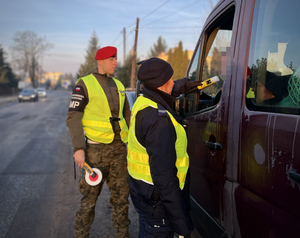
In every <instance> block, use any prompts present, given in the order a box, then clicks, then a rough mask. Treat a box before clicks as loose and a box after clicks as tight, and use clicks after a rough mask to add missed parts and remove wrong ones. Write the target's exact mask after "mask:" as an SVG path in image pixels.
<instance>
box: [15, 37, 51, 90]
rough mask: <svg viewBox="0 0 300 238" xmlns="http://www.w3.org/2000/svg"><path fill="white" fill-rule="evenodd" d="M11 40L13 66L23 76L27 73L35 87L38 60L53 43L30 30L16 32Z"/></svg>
mask: <svg viewBox="0 0 300 238" xmlns="http://www.w3.org/2000/svg"><path fill="white" fill-rule="evenodd" d="M13 40H14V44H13V45H12V47H11V49H12V58H13V63H14V67H15V68H16V70H18V71H20V72H21V74H22V75H23V77H25V75H26V74H28V75H29V77H30V79H31V83H32V86H33V87H34V88H36V87H37V79H36V77H37V73H38V71H39V63H38V62H39V60H40V59H42V57H43V56H44V53H45V52H46V51H47V50H49V49H51V48H52V47H53V45H52V44H50V43H48V42H47V40H46V38H45V37H38V36H37V35H36V34H35V33H34V32H32V31H24V32H17V33H16V34H15V35H14V38H13Z"/></svg>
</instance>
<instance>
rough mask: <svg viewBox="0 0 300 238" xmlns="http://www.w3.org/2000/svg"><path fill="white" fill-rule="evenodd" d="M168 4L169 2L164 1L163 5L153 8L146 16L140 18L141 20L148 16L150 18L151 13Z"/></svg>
mask: <svg viewBox="0 0 300 238" xmlns="http://www.w3.org/2000/svg"><path fill="white" fill-rule="evenodd" d="M168 2H170V0H167V1H165V2H164V3H163V4H161V5H160V6H159V7H158V8H155V9H154V10H153V11H152V12H150V13H148V14H147V15H146V16H144V17H142V18H141V20H144V19H145V18H147V17H148V16H150V15H151V14H152V13H154V12H156V11H157V10H158V9H160V8H161V7H162V6H163V5H165V4H166V3H168Z"/></svg>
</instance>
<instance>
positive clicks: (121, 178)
mask: <svg viewBox="0 0 300 238" xmlns="http://www.w3.org/2000/svg"><path fill="white" fill-rule="evenodd" d="M93 75H94V76H95V77H96V79H97V80H98V82H99V84H100V85H101V87H102V88H103V90H104V92H105V94H106V96H107V100H108V103H109V107H110V109H111V113H112V116H113V117H118V116H119V94H118V89H117V86H116V84H115V82H114V81H113V79H112V78H111V77H108V76H107V75H102V74H99V73H98V72H97V71H95V72H94V73H93ZM88 102H89V95H88V92H87V89H86V86H85V84H84V82H83V80H80V81H79V82H78V83H77V84H76V85H75V87H74V89H73V94H72V99H71V103H70V107H69V111H68V117H67V120H66V122H67V126H68V127H69V130H70V134H71V139H72V144H73V150H74V152H75V151H77V150H84V151H85V160H86V162H87V163H88V164H89V165H90V166H91V167H92V168H98V169H100V170H101V171H102V173H103V180H102V182H101V183H100V184H99V185H97V186H90V185H88V184H87V183H86V181H85V179H84V176H83V178H80V180H79V190H80V192H81V193H82V195H83V197H82V199H81V207H80V209H79V210H78V212H77V214H76V220H75V232H76V234H77V237H88V236H89V232H90V228H91V225H92V223H93V221H94V217H95V204H96V201H97V199H98V196H99V195H100V193H101V190H102V187H103V184H104V182H105V181H106V183H107V186H108V188H109V190H110V193H111V198H110V204H111V205H112V220H113V226H114V228H115V230H116V231H117V235H118V237H119V238H121V237H122V238H126V237H129V235H128V227H129V223H130V221H129V219H128V206H129V202H128V196H129V187H128V172H127V159H126V156H127V149H126V144H124V143H123V142H122V140H121V137H120V131H121V129H120V127H119V123H118V121H114V122H113V129H114V132H115V138H114V140H113V142H112V143H110V144H103V143H98V144H92V143H86V139H87V138H86V137H85V135H84V131H83V127H82V123H81V119H82V117H83V114H84V109H85V107H86V105H87V104H88ZM101 103H102V102H99V108H101ZM123 115H124V118H125V119H126V122H127V125H129V120H130V109H129V104H128V101H127V100H126V101H125V107H124V111H123ZM80 174H81V169H80ZM84 175H85V174H84Z"/></svg>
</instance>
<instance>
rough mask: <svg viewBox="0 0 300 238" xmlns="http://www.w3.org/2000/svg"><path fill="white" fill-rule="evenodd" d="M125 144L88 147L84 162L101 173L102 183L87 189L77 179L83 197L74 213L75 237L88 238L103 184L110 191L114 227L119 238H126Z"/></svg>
mask: <svg viewBox="0 0 300 238" xmlns="http://www.w3.org/2000/svg"><path fill="white" fill-rule="evenodd" d="M126 154H127V151H126V145H125V144H124V143H121V142H118V143H112V144H108V145H107V144H87V148H86V161H87V163H88V164H89V165H91V167H93V168H98V169H100V171H101V172H102V174H103V179H102V181H101V183H100V184H99V185H97V186H90V185H88V184H87V183H86V181H85V179H84V178H80V180H79V183H78V185H79V190H80V192H81V193H82V195H83V197H82V199H81V207H80V209H79V211H78V212H77V214H76V221H75V231H76V234H77V237H88V234H89V232H90V228H91V225H92V223H93V220H94V217H95V205H96V201H97V198H98V196H99V194H100V193H101V190H102V187H103V184H104V182H105V181H106V183H107V186H108V188H109V190H110V193H111V197H110V204H111V206H112V220H113V226H114V228H115V230H116V231H117V235H118V237H119V238H121V237H122V238H126V237H129V234H128V225H129V223H130V221H129V219H128V206H129V203H128V199H127V198H128V194H129V187H128V183H127V179H128V172H127V162H126Z"/></svg>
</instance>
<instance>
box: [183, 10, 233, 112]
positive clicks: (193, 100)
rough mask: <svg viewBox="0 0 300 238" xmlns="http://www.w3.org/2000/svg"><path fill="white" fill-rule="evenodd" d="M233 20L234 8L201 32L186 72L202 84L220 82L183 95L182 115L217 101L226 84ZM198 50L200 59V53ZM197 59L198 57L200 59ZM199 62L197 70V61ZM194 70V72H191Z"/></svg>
mask: <svg viewBox="0 0 300 238" xmlns="http://www.w3.org/2000/svg"><path fill="white" fill-rule="evenodd" d="M233 19H234V8H231V9H230V10H228V11H227V12H226V13H225V14H223V16H220V17H218V20H217V21H216V22H215V23H213V25H212V26H211V27H210V28H209V29H208V30H207V31H206V32H205V34H204V40H203V46H202V45H201V44H199V46H198V48H197V54H196V56H195V58H194V59H193V62H192V66H191V68H190V70H189V72H188V75H189V77H190V80H191V79H192V80H193V81H194V78H197V79H196V80H200V81H205V80H208V79H209V78H212V77H214V76H218V77H219V79H220V81H219V82H217V83H215V84H213V85H211V86H209V87H206V88H204V89H202V90H201V91H200V92H198V93H190V94H189V95H187V96H186V104H187V105H186V112H185V113H186V115H189V114H191V113H193V112H197V111H201V110H204V109H206V108H210V107H214V106H216V105H217V104H218V102H219V101H220V96H221V93H222V88H223V84H224V82H225V81H226V78H227V75H230V72H229V71H228V70H229V69H230V64H231V60H230V59H231V36H232V26H233ZM200 48H201V51H202V53H201V56H198V54H200ZM200 57H201V58H200ZM200 59H203V60H202V61H203V63H202V64H201V66H200V67H199V68H198V69H197V67H198V65H199V60H200ZM195 70H197V72H196V71H195Z"/></svg>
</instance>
